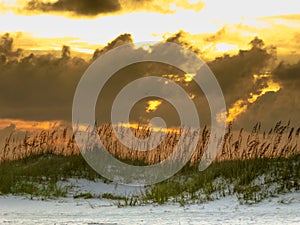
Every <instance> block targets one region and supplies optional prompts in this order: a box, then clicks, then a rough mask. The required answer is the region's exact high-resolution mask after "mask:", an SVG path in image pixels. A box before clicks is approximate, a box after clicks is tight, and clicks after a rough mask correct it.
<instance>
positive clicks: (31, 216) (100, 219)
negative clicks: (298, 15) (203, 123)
mask: <svg viewBox="0 0 300 225" xmlns="http://www.w3.org/2000/svg"><path fill="white" fill-rule="evenodd" d="M0 224H281V225H282V224H300V193H293V194H286V195H282V196H279V197H277V198H272V199H269V200H266V201H264V202H262V203H259V204H255V205H251V206H245V205H239V204H238V202H237V200H236V199H235V198H234V197H227V198H224V199H221V200H216V201H213V202H209V203H206V204H202V205H190V206H185V207H180V206H178V205H170V204H168V205H163V206H154V205H150V206H137V207H125V208H118V207H117V206H115V205H114V204H113V202H111V201H109V200H102V199H101V200H100V199H87V200H85V199H73V198H64V199H58V200H50V201H40V200H29V199H26V198H25V197H15V196H2V197H0Z"/></svg>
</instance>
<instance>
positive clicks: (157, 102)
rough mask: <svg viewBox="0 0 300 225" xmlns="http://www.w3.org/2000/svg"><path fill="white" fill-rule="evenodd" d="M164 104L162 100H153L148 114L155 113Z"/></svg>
mask: <svg viewBox="0 0 300 225" xmlns="http://www.w3.org/2000/svg"><path fill="white" fill-rule="evenodd" d="M161 104H162V101H160V100H151V101H148V106H147V107H146V112H147V113H149V112H154V111H156V110H157V108H158V106H160V105H161Z"/></svg>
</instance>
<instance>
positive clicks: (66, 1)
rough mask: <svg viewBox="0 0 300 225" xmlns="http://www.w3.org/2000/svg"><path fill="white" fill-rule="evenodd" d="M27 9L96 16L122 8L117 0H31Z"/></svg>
mask: <svg viewBox="0 0 300 225" xmlns="http://www.w3.org/2000/svg"><path fill="white" fill-rule="evenodd" d="M25 9H26V10H31V11H41V12H71V13H73V14H76V15H86V16H95V15H98V14H102V13H110V12H116V11H119V10H120V4H119V2H118V1H117V0H92V1H91V0H58V1H56V2H46V3H45V2H44V1H41V0H31V1H29V2H28V3H27V4H26V7H25Z"/></svg>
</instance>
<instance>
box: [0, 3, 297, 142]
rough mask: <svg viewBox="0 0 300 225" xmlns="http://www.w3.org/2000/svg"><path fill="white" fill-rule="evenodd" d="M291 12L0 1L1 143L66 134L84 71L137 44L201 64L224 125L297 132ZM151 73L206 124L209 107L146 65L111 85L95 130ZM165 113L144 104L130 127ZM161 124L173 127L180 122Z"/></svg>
mask: <svg viewBox="0 0 300 225" xmlns="http://www.w3.org/2000/svg"><path fill="white" fill-rule="evenodd" d="M299 9H300V1H295V0H284V1H283V0H264V1H257V0H254V1H235V0H224V1H220V0H203V1H197V0H194V1H193V0H165V1H158V0H93V1H89V0H25V1H23V0H2V1H1V0H0V137H1V132H2V133H3V132H6V133H7V132H11V131H12V130H18V131H22V132H24V131H26V130H31V131H32V130H34V131H35V130H41V129H51V128H52V127H53V126H65V125H66V124H68V123H69V122H70V121H71V114H72V101H73V96H74V92H75V89H76V86H77V84H78V82H79V80H80V78H81V76H82V75H83V73H84V72H85V70H86V69H87V68H88V67H89V65H90V64H91V63H92V62H93V61H94V60H95V59H96V58H97V57H98V56H100V55H102V54H104V53H105V52H107V51H109V50H110V49H113V48H115V47H117V46H120V45H122V44H127V43H133V42H134V43H138V42H143V41H154V42H165V41H170V42H174V43H177V44H179V45H181V46H183V47H185V48H187V49H190V50H192V51H193V52H195V53H196V54H197V55H199V57H201V58H202V59H204V60H205V61H206V62H207V65H208V66H209V67H210V68H211V70H212V71H213V73H214V74H215V76H216V78H217V80H218V82H219V83H220V86H221V88H222V91H223V93H224V96H225V100H226V106H227V121H228V122H234V123H235V124H236V126H237V127H238V128H240V127H251V126H253V125H254V124H255V123H256V122H262V124H263V125H264V126H265V127H266V128H268V127H271V126H273V125H274V124H275V123H276V122H277V121H279V120H282V121H288V120H291V124H292V125H294V126H299V125H300V124H299V121H300V120H299V119H300V116H299V110H300V100H299V99H300V98H299V93H300V90H299V86H300V29H299V28H300V14H299ZM154 48H155V47H154ZM145 54H147V52H145ZM149 68H150V69H151V70H153V71H156V72H157V73H158V74H161V75H162V76H164V77H168V78H170V79H172V80H175V81H177V82H178V83H179V84H180V85H181V86H183V87H184V88H185V89H186V91H187V92H188V93H189V95H190V97H191V99H192V100H193V101H194V103H195V105H196V106H197V109H198V111H199V114H201V116H202V118H200V119H201V120H202V121H203V122H204V123H209V109H208V107H207V101H206V100H205V96H204V95H203V93H202V92H201V90H198V88H197V87H195V84H194V82H193V81H192V79H190V77H187V76H186V74H184V73H182V71H178V70H176V69H174V68H173V69H171V70H170V69H168V68H163V67H161V66H157V65H152V64H147V65H135V66H133V67H131V68H129V69H124V70H121V71H119V72H118V74H116V76H115V78H113V79H112V80H110V83H109V84H108V87H107V88H106V89H104V90H103V93H102V95H103V98H102V99H104V100H101V101H100V100H99V101H100V102H99V104H98V106H99V107H98V109H97V116H98V117H97V120H99V121H100V122H107V121H108V120H109V115H110V111H109V108H110V106H111V104H112V101H113V99H114V97H115V96H116V94H117V92H118V90H120V89H121V87H122V85H125V84H127V83H128V82H129V81H130V80H133V79H136V78H137V75H139V74H143V75H142V76H146V74H147V73H148V72H149ZM168 70H169V71H168ZM118 76H119V78H118ZM120 77H121V78H122V79H120ZM99 97H101V96H99ZM103 105H105V107H103ZM205 106H206V107H205ZM170 110H171V111H174V108H172V106H171V105H170V104H169V103H167V102H165V101H163V100H161V99H150V98H149V99H145V100H143V101H141V102H140V103H139V104H137V105H136V106H135V108H134V110H133V112H132V118H133V120H134V121H133V122H139V123H143V122H147V121H148V120H149V119H150V118H151V117H153V116H162V117H163V116H164V115H166V113H167V114H168V112H169V111H170ZM137 120H138V121H137ZM166 121H167V124H169V125H170V126H172V125H176V124H178V115H177V114H176V113H175V112H174V113H171V114H170V115H169V114H168V116H167V118H166ZM174 121H175V122H174Z"/></svg>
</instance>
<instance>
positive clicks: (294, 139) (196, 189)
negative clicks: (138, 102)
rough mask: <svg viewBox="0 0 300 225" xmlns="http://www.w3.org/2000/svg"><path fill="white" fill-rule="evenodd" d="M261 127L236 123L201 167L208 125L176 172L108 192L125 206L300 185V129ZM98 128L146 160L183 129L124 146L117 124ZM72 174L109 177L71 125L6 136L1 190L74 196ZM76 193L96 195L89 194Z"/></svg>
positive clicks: (262, 194) (143, 133) (127, 156)
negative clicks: (126, 190)
mask: <svg viewBox="0 0 300 225" xmlns="http://www.w3.org/2000/svg"><path fill="white" fill-rule="evenodd" d="M260 127H261V125H260V124H259V123H258V124H256V125H255V126H254V127H253V129H252V131H251V132H245V131H244V130H243V129H241V130H240V131H233V130H232V124H229V125H228V127H227V131H226V135H225V138H224V143H223V146H222V149H220V151H219V154H218V155H217V158H216V159H215V161H214V163H213V164H212V165H211V166H210V167H209V168H208V169H206V170H205V171H203V172H199V171H198V163H199V161H200V159H201V156H202V154H203V151H204V149H205V148H206V146H207V142H208V139H209V129H208V128H207V127H204V128H203V129H202V130H201V135H200V140H199V142H198V145H197V148H196V151H195V153H194V154H193V156H192V158H191V160H190V161H189V163H188V164H187V165H186V166H185V167H184V168H183V169H182V170H181V171H180V172H179V173H177V174H176V175H175V176H174V177H172V178H170V179H169V180H166V181H164V182H162V183H159V184H156V185H152V186H150V187H148V188H147V189H146V191H145V193H143V195H142V196H125V197H124V196H113V195H105V196H103V198H109V199H113V200H118V205H119V206H126V205H139V204H148V203H155V204H163V203H165V202H169V201H174V202H178V203H180V204H182V205H183V204H188V203H190V202H194V203H201V202H204V201H207V200H211V199H215V198H219V197H222V196H226V195H236V196H237V197H238V198H239V199H240V201H241V203H252V202H259V201H261V200H262V199H264V198H266V197H269V196H273V195H276V194H278V193H282V192H285V191H298V190H299V186H300V182H299V179H300V174H299V173H300V167H299V162H300V160H299V159H300V158H299V156H300V150H299V144H300V143H299V134H300V128H294V127H291V126H290V124H289V123H286V124H283V123H282V122H278V123H276V124H275V126H274V127H273V128H272V129H271V130H269V131H268V132H264V131H261V128H260ZM120 129H123V130H124V132H125V131H126V129H124V128H122V127H121V128H120ZM97 131H98V134H99V136H100V138H101V140H102V141H103V143H104V145H105V146H106V147H107V149H108V151H110V153H111V154H112V155H114V156H115V157H117V158H118V159H120V160H122V161H124V162H126V163H129V164H133V165H139V166H144V165H149V164H153V163H157V162H160V161H162V160H164V159H165V158H166V157H168V156H169V155H170V154H171V153H172V150H173V148H174V145H176V143H177V142H178V139H179V136H180V132H176V131H168V132H167V134H166V138H165V140H164V141H163V142H162V143H161V145H159V146H158V147H157V148H156V149H154V150H151V151H149V152H141V151H134V150H130V149H128V148H126V147H125V146H123V145H121V144H120V143H119V142H118V140H117V139H116V137H114V134H113V130H112V127H111V126H110V125H102V126H99V127H98V130H97ZM133 132H134V133H135V135H136V136H137V137H138V138H145V137H147V135H149V133H151V131H150V130H149V129H148V128H146V127H142V126H140V127H139V126H138V127H136V128H134V129H133ZM68 178H85V179H89V180H95V179H101V180H102V181H103V182H109V181H108V180H106V179H104V178H103V177H101V176H100V175H99V174H97V173H96V172H95V171H94V170H93V169H91V168H90V166H89V165H88V164H87V163H86V162H85V160H84V159H83V157H82V156H81V155H80V152H79V150H78V148H77V147H76V143H75V138H74V135H73V133H72V132H70V130H68V129H67V128H65V129H59V130H53V131H41V132H40V133H37V134H31V135H29V134H26V135H25V137H24V139H23V140H21V141H18V140H15V139H14V135H13V134H11V135H10V136H9V137H7V138H6V140H5V143H4V146H3V148H2V150H1V151H0V193H1V194H17V195H19V194H22V195H23V194H28V195H30V196H33V197H34V196H42V197H43V198H55V197H61V196H67V195H68V193H69V189H71V188H72V187H66V186H60V185H59V184H60V181H64V180H67V179H68ZM73 197H82V198H85V197H88V198H90V197H95V196H92V195H89V194H88V193H83V194H82V196H81V195H80V194H78V196H73ZM97 197H99V196H97ZM100 197H101V196H100Z"/></svg>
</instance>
